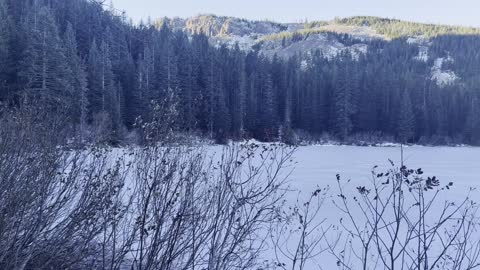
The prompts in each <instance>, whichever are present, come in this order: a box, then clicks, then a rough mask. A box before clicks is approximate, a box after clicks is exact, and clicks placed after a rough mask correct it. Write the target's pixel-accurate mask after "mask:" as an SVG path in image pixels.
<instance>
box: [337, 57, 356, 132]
mask: <svg viewBox="0 0 480 270" xmlns="http://www.w3.org/2000/svg"><path fill="white" fill-rule="evenodd" d="M344 59H345V58H344ZM339 65H340V66H339V69H338V70H337V73H336V75H335V76H336V78H335V89H334V93H333V95H334V96H333V102H334V105H333V112H332V113H333V115H334V117H333V118H332V121H333V123H332V125H333V129H334V131H335V133H336V134H337V135H338V136H339V137H340V138H341V139H346V138H347V137H348V135H350V133H351V132H352V130H353V127H354V126H353V121H352V117H353V115H354V114H355V112H356V104H355V100H354V92H353V91H354V89H352V83H351V81H350V80H351V79H352V78H350V77H349V75H350V74H351V73H350V72H349V70H348V64H347V63H345V61H343V62H342V63H339Z"/></svg>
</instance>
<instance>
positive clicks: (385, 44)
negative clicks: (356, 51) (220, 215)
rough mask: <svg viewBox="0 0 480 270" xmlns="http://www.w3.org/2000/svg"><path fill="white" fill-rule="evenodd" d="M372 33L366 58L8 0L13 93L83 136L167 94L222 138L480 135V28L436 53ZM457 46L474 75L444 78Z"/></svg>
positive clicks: (436, 139)
mask: <svg viewBox="0 0 480 270" xmlns="http://www.w3.org/2000/svg"><path fill="white" fill-rule="evenodd" d="M331 35H335V36H337V37H338V38H339V39H341V40H342V41H343V42H344V43H345V44H354V43H358V42H360V41H359V40H355V39H353V38H352V37H349V36H346V35H341V34H335V33H332V34H331ZM365 42H367V44H368V46H369V49H368V51H367V53H366V54H364V55H360V56H359V57H352V55H351V54H350V53H344V54H340V55H338V56H337V57H334V58H328V57H326V56H324V55H322V54H321V53H320V52H318V51H317V52H306V53H305V54H304V55H298V56H295V57H292V58H291V59H281V58H278V57H273V58H272V59H270V58H266V57H263V56H262V55H261V53H259V52H258V51H251V52H245V51H242V50H240V49H239V47H238V46H237V47H236V48H227V47H225V46H222V47H214V46H212V45H210V44H209V41H208V37H207V36H205V35H203V34H195V35H191V34H189V33H185V32H180V31H172V30H171V29H169V27H168V25H167V24H162V25H161V26H159V25H155V23H151V22H149V23H142V24H139V25H133V24H132V23H131V22H129V20H128V18H127V16H126V15H125V14H119V13H118V12H116V11H115V10H109V9H108V7H105V6H104V5H103V4H102V3H100V2H97V1H87V0H0V101H1V102H2V103H3V104H7V105H8V106H17V105H19V104H21V103H22V102H30V103H36V104H39V105H41V106H42V107H44V108H47V109H48V110H51V111H53V112H55V113H58V114H64V115H65V116H67V117H69V118H70V119H71V121H70V123H72V125H71V126H70V127H69V129H70V131H71V136H72V137H75V138H78V139H80V140H82V141H87V140H93V139H95V140H97V141H101V142H107V143H121V142H125V141H126V140H127V139H126V138H127V137H129V134H132V132H133V133H135V132H136V130H138V124H139V123H141V121H139V119H143V120H145V121H148V120H151V118H152V117H153V115H154V112H155V107H156V106H159V104H161V106H163V107H168V108H171V109H172V110H175V112H176V115H177V118H176V119H175V121H173V123H172V124H173V125H172V128H174V129H175V130H176V131H177V132H179V133H188V134H191V133H194V134H199V135H201V136H205V137H209V138H213V139H217V140H219V141H224V140H225V139H229V138H231V139H244V138H257V139H260V140H267V141H274V140H279V139H280V140H288V141H294V140H296V138H297V137H298V136H297V135H296V134H309V135H310V136H311V137H315V138H320V137H321V136H325V135H326V134H328V137H329V138H334V139H336V140H342V141H349V140H354V139H355V138H357V139H358V138H390V139H392V140H395V141H402V142H412V143H417V142H420V143H438V144H448V143H469V144H478V143H480V117H479V115H480V89H479V88H480V86H479V82H480V77H479V74H480V53H479V52H478V46H479V45H480V36H477V35H440V36H438V37H435V38H432V39H431V46H430V50H429V60H428V61H419V60H415V59H414V58H415V57H416V56H417V55H418V54H419V48H418V46H416V45H415V44H409V43H408V42H406V37H403V38H402V37H401V38H398V39H394V40H392V41H383V40H372V41H362V43H365ZM447 56H451V57H452V58H453V59H454V60H455V61H454V62H452V63H448V65H449V66H448V67H447V68H449V69H451V70H454V71H455V73H456V74H457V75H458V77H459V78H460V79H459V82H456V83H454V84H451V85H446V86H439V85H437V83H436V82H435V81H434V80H432V79H431V69H432V66H433V61H434V60H435V59H437V58H440V57H444V58H445V57H447ZM166 100H167V101H168V102H169V103H171V104H166V103H165V101H166ZM92 138H93V139H92Z"/></svg>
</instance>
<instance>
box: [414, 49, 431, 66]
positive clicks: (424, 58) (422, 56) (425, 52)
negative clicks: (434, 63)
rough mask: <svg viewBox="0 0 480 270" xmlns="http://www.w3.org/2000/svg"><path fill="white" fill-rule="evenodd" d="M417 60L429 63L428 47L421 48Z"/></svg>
mask: <svg viewBox="0 0 480 270" xmlns="http://www.w3.org/2000/svg"><path fill="white" fill-rule="evenodd" d="M414 59H415V60H418V61H422V62H427V61H428V47H427V46H420V47H419V51H418V55H417V56H415V57H414Z"/></svg>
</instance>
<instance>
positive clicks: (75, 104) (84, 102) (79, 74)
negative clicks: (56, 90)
mask: <svg viewBox="0 0 480 270" xmlns="http://www.w3.org/2000/svg"><path fill="white" fill-rule="evenodd" d="M64 44H65V45H64V46H65V56H66V60H67V65H68V67H69V68H68V70H69V71H70V73H69V74H68V80H69V81H70V84H71V85H72V87H73V95H72V101H71V103H72V114H73V119H74V121H75V122H76V123H78V124H79V131H78V134H79V136H80V140H81V141H83V139H84V136H85V132H86V125H87V119H88V118H87V117H88V108H87V107H88V98H87V95H88V89H87V73H86V71H85V65H84V63H83V61H82V59H81V58H80V56H79V54H78V51H77V41H76V37H75V32H74V30H73V27H72V24H70V23H69V24H68V25H67V29H66V31H65V34H64Z"/></svg>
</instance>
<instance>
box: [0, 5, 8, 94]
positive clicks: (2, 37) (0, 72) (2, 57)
mask: <svg viewBox="0 0 480 270" xmlns="http://www.w3.org/2000/svg"><path fill="white" fill-rule="evenodd" d="M9 23H10V16H9V14H8V7H7V3H6V1H5V0H0V101H1V100H2V99H3V98H6V95H7V92H8V90H7V78H8V73H9V67H8V65H9V55H10V54H9V47H10V32H9Z"/></svg>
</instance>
